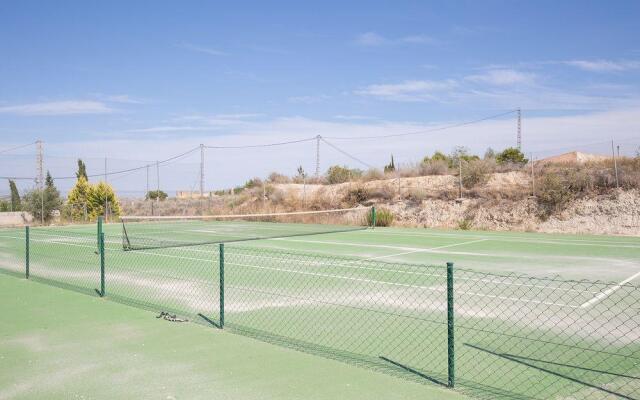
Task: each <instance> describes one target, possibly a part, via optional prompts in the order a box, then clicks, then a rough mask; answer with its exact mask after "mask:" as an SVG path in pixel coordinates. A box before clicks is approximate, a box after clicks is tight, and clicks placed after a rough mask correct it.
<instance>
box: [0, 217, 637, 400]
mask: <svg viewBox="0 0 640 400" xmlns="http://www.w3.org/2000/svg"><path fill="white" fill-rule="evenodd" d="M157 226H158V225H156V227H157ZM159 226H163V227H164V229H165V231H164V234H165V235H166V236H167V237H170V238H171V239H172V240H174V241H182V242H185V243H188V242H189V241H192V240H193V235H201V234H202V233H203V232H202V226H198V225H189V226H190V228H188V229H182V228H180V229H178V228H177V227H176V226H175V225H171V224H165V225H159ZM276 226H278V227H279V226H280V225H273V224H272V223H270V222H250V223H247V224H245V225H243V224H239V223H238V222H236V221H230V222H218V223H216V224H215V225H210V226H209V228H207V229H208V230H207V232H204V233H205V234H208V233H211V232H217V233H223V234H224V235H229V236H233V235H241V234H242V232H247V231H269V230H273V229H285V230H286V231H290V230H291V228H290V227H286V226H284V227H283V228H277V227H276ZM191 227H192V228H193V229H191ZM256 227H257V228H256ZM154 229H155V228H154ZM103 231H104V238H105V239H104V249H105V250H104V252H100V251H99V248H100V246H99V243H98V241H97V235H96V226H95V225H79V226H67V227H51V228H32V229H31V231H30V238H29V243H30V244H29V274H30V277H31V279H35V280H40V281H43V282H46V283H51V284H54V285H57V286H62V287H65V288H69V289H73V290H76V291H81V292H84V293H87V294H90V295H92V296H98V295H100V294H104V295H105V297H106V298H107V299H112V300H115V301H119V302H122V303H126V304H130V305H135V306H137V307H142V308H145V309H149V310H153V311H160V310H163V311H169V312H174V313H176V314H178V315H185V316H188V317H189V318H190V319H191V320H192V321H195V322H199V323H201V324H203V325H204V326H210V327H211V328H214V329H218V328H224V330H228V331H230V332H234V333H239V334H241V335H244V336H249V337H253V338H256V339H259V340H261V341H266V342H269V343H275V344H278V345H281V346H284V347H288V348H293V349H296V350H301V351H303V352H306V353H311V354H316V355H320V356H323V357H325V358H331V359H335V360H339V361H344V362H346V363H349V364H354V365H357V366H360V367H364V368H367V369H371V370H374V371H378V372H383V373H385V374H387V375H392V376H395V377H398V378H400V379H402V380H406V381H409V382H413V383H416V382H417V383H421V384H424V385H425V386H427V387H431V386H439V387H446V386H452V383H453V381H452V380H453V378H454V377H455V386H454V390H458V391H460V392H462V393H465V394H468V395H471V396H472V397H475V398H487V399H494V398H504V399H515V398H517V399H537V398H540V399H542V398H586V399H601V398H627V399H638V398H639V397H640V343H639V342H640V337H639V336H640V308H639V307H640V306H639V304H640V289H639V288H638V286H637V285H638V281H640V238H634V237H612V236H607V237H605V236H572V235H550V234H535V233H507V232H476V231H440V230H427V229H410V228H375V229H349V230H344V231H339V232H335V231H334V232H331V233H324V234H321V235H309V236H306V235H304V234H301V235H291V236H290V237H279V236H288V235H284V234H282V232H274V233H271V234H269V236H274V237H269V238H256V239H261V240H252V241H246V242H237V243H226V244H224V247H220V246H219V245H218V244H199V245H196V246H178V247H176V246H167V247H159V246H158V247H156V248H147V249H137V250H130V251H125V250H124V245H123V234H122V226H121V225H120V224H105V225H104V227H103ZM160 232H162V231H160ZM283 232H284V231H283ZM157 233H158V231H157V230H154V234H157ZM25 239H26V238H25V231H24V229H4V230H2V231H0V268H2V269H3V270H5V271H10V273H13V274H16V275H20V276H23V275H24V273H25V266H24V265H25V260H24V258H25V257H24V254H25V242H26V240H25ZM101 254H102V255H103V256H104V265H105V272H104V274H103V275H101V271H100V257H101ZM447 262H453V263H454V267H453V268H451V269H448V268H447V266H446V263H447ZM221 265H224V268H222V267H221ZM450 274H451V275H450ZM101 277H104V278H103V279H104V286H103V287H101V284H102V283H101ZM449 278H452V281H451V282H455V285H453V284H451V285H449V282H448V279H449ZM449 288H452V289H453V291H452V292H451V293H450V292H449ZM450 294H451V295H452V297H451V298H448V295H450ZM454 306H455V308H454ZM449 311H451V312H452V313H451V314H448V312H449ZM454 317H455V323H454V321H453V320H454ZM450 327H453V328H455V329H453V331H455V339H454V337H453V335H452V333H453V331H452V330H450V329H449V328H450ZM452 372H455V374H454V376H452Z"/></svg>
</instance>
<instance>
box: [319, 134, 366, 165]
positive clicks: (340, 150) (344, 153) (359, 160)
mask: <svg viewBox="0 0 640 400" xmlns="http://www.w3.org/2000/svg"><path fill="white" fill-rule="evenodd" d="M320 140H322V141H323V142H325V143H326V144H328V145H329V146H330V147H332V148H333V149H334V150H336V151H338V152H340V153H342V154H343V155H345V156H347V157H349V158H350V159H352V160H354V161H356V162H359V163H360V164H362V165H364V166H365V167H367V168H374V167H373V166H371V165H370V164H367V163H366V162H364V161H362V160H361V159H359V158H357V157H356V156H354V155H351V154H349V153H347V152H346V151H344V150H342V149H341V148H339V147H338V146H336V145H334V144H332V143H330V142H328V141H327V140H326V139H325V138H323V137H322V136H320Z"/></svg>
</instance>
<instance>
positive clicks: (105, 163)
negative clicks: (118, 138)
mask: <svg viewBox="0 0 640 400" xmlns="http://www.w3.org/2000/svg"><path fill="white" fill-rule="evenodd" d="M104 183H107V157H105V158H104Z"/></svg>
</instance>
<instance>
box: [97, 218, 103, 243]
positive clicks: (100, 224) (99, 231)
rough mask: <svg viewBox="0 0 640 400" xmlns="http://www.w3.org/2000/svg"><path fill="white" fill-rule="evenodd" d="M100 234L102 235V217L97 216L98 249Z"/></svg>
mask: <svg viewBox="0 0 640 400" xmlns="http://www.w3.org/2000/svg"><path fill="white" fill-rule="evenodd" d="M100 235H102V217H101V216H99V217H98V237H97V239H98V249H99V248H100Z"/></svg>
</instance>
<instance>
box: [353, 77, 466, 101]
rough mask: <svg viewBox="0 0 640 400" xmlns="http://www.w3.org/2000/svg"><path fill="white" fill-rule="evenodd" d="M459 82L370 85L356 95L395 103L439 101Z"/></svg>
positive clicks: (410, 82) (405, 82)
mask: <svg viewBox="0 0 640 400" xmlns="http://www.w3.org/2000/svg"><path fill="white" fill-rule="evenodd" d="M456 86H457V82H456V81H455V80H453V79H447V80H444V81H427V80H410V81H404V82H400V83H392V84H375V85H369V86H367V87H365V88H363V89H360V90H357V91H356V94H359V95H362V96H370V97H376V98H380V99H385V100H394V101H427V100H437V99H438V98H439V97H440V94H441V93H442V92H446V91H449V90H451V89H454V88H455V87H456Z"/></svg>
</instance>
